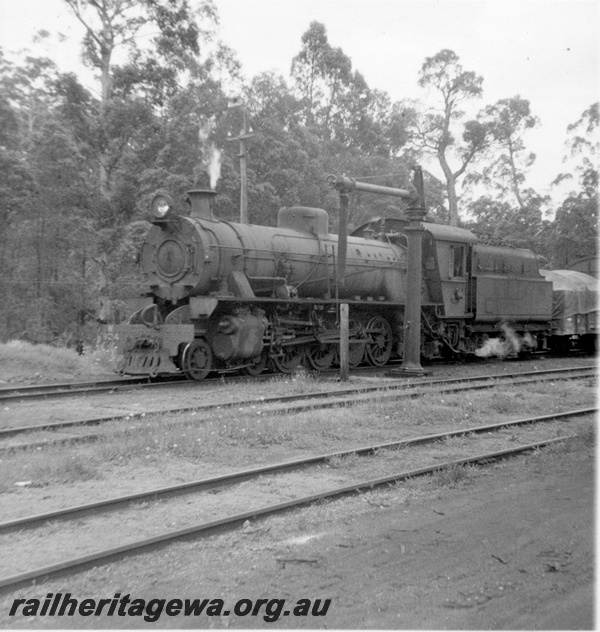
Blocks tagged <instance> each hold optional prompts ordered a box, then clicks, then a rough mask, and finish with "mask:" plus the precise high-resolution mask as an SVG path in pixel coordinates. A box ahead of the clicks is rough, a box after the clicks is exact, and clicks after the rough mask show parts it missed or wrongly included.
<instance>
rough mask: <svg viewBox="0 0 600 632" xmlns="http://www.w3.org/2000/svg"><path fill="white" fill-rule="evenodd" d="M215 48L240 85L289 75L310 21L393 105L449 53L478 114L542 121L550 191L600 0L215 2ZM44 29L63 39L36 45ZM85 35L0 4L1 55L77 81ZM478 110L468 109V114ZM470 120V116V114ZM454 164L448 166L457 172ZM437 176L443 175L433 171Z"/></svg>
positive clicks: (593, 51) (543, 187) (582, 103)
mask: <svg viewBox="0 0 600 632" xmlns="http://www.w3.org/2000/svg"><path fill="white" fill-rule="evenodd" d="M214 3H215V5H216V7H217V10H218V13H219V16H220V38H221V39H222V40H223V41H224V42H225V43H226V44H227V45H228V46H229V47H230V48H232V49H233V50H234V51H235V52H236V53H237V56H238V58H239V59H240V61H241V63H242V70H243V72H244V74H245V76H246V77H247V78H251V77H252V76H254V75H256V74H257V73H260V72H263V71H268V70H274V71H276V72H279V73H280V74H282V75H283V76H284V77H286V78H288V77H289V70H290V66H291V61H292V58H293V57H294V56H295V55H297V54H298V52H299V51H300V49H301V37H302V34H303V33H304V32H305V31H306V30H307V29H308V27H309V25H310V23H311V22H312V21H318V22H321V23H322V24H324V25H325V27H326V29H327V35H328V40H329V43H330V44H331V45H332V46H334V47H339V48H341V49H342V50H343V51H344V53H345V54H346V55H347V56H348V57H350V59H351V60H352V63H353V68H354V69H356V70H358V71H359V72H360V73H361V74H362V75H363V77H364V78H365V80H366V82H367V84H368V85H369V86H370V87H371V88H374V89H378V90H383V91H385V92H387V93H388V94H389V95H390V97H391V98H392V100H394V101H396V100H401V99H405V98H409V99H420V100H422V101H423V102H425V103H426V104H432V105H433V99H434V98H435V95H434V94H428V93H427V92H426V91H425V90H423V89H421V88H419V86H418V77H419V69H420V68H421V66H422V64H423V62H424V61H425V58H426V57H431V56H433V55H435V54H436V53H438V52H439V51H441V50H442V49H446V48H447V49H451V50H453V51H454V52H455V53H456V54H457V55H458V57H459V58H460V62H461V64H462V66H463V68H464V69H465V70H472V71H474V72H476V73H477V74H479V75H481V76H483V78H484V81H483V96H482V98H481V99H479V100H477V101H476V102H475V103H474V104H473V107H475V108H476V109H479V108H480V107H483V106H485V105H488V104H492V103H495V102H496V101H497V100H498V99H503V98H510V97H513V96H517V95H519V96H521V97H523V98H525V99H528V100H529V102H530V104H531V110H532V113H533V114H535V115H536V116H537V117H538V118H539V119H540V121H541V124H540V126H539V128H538V129H536V130H531V131H529V132H528V133H527V135H526V136H525V143H526V146H527V148H528V149H529V150H530V151H533V152H534V153H535V154H536V156H537V160H536V163H535V165H534V167H533V168H532V169H531V171H530V175H529V177H528V184H529V185H530V186H533V187H534V188H536V189H537V190H538V192H539V193H542V194H543V193H548V192H549V190H550V189H549V185H550V183H551V181H552V180H553V179H554V178H555V177H556V176H557V175H558V174H559V173H560V172H561V171H563V170H564V166H563V164H562V159H563V156H564V154H565V145H564V143H565V141H566V139H567V132H566V128H567V126H568V125H569V124H571V123H574V122H576V121H577V120H578V119H579V118H580V117H581V114H582V113H583V111H584V110H586V109H587V108H588V107H589V106H590V105H591V104H592V103H594V102H595V101H598V100H600V65H599V57H600V0H516V1H513V0H214ZM41 28H44V29H46V30H48V31H50V32H51V33H56V32H59V31H60V32H62V33H63V34H64V35H66V36H67V40H66V41H64V42H62V43H58V42H57V41H56V40H55V43H54V44H53V45H52V47H50V48H46V49H45V50H43V49H39V48H36V47H35V45H33V44H32V43H31V42H32V37H33V34H34V33H35V32H36V31H37V30H39V29H41ZM81 36H82V30H81V28H80V26H79V24H78V23H77V22H76V20H75V19H74V18H73V17H72V16H71V14H70V12H69V10H68V9H67V8H66V6H65V5H64V3H63V1H62V0H0V46H1V47H2V48H3V50H4V52H5V53H6V52H7V51H16V50H18V49H20V48H23V47H27V48H30V50H31V51H32V52H33V53H36V52H40V53H43V54H46V55H48V56H49V57H51V58H52V59H54V61H56V62H57V63H58V64H59V66H60V67H61V68H63V69H65V70H74V71H78V70H79V69H80V66H79V62H78V58H79V52H80V42H81ZM475 111H476V110H475ZM475 111H474V112H473V113H475ZM456 166H457V165H456ZM436 175H438V176H439V175H441V173H440V174H438V173H436Z"/></svg>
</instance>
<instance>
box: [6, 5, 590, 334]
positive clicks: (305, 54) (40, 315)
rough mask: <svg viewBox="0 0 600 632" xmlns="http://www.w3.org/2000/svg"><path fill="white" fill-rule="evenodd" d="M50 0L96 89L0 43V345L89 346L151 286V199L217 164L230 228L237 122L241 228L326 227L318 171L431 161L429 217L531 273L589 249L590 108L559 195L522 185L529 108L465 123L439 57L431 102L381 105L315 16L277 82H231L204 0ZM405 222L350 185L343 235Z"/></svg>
mask: <svg viewBox="0 0 600 632" xmlns="http://www.w3.org/2000/svg"><path fill="white" fill-rule="evenodd" d="M62 1H63V2H64V3H65V4H66V5H68V7H69V8H70V10H71V11H72V12H73V14H74V15H75V16H76V17H77V18H78V19H79V21H80V22H81V23H82V24H83V25H84V27H85V32H86V36H85V40H84V42H83V43H82V50H81V54H82V58H83V60H84V63H85V64H86V65H87V66H88V68H90V69H92V70H93V71H95V73H96V75H97V77H98V86H99V89H98V91H97V92H92V91H90V90H89V89H87V88H86V87H84V85H83V84H82V83H81V82H80V80H79V78H78V77H77V75H75V74H73V73H64V72H61V71H59V69H58V66H57V65H56V64H55V63H54V62H53V61H52V60H51V59H49V58H47V57H36V56H28V57H26V58H25V60H24V62H23V63H19V64H17V65H15V64H14V63H12V62H10V61H9V60H8V59H7V57H6V56H5V55H4V54H3V52H2V49H1V48H0V266H1V268H0V269H1V270H2V273H1V274H0V292H1V294H0V295H1V296H2V302H1V303H0V340H1V341H6V340H10V339H16V338H17V339H24V340H28V341H31V342H46V343H47V342H50V343H54V344H61V345H74V344H75V343H76V342H77V341H78V340H85V341H86V342H87V343H89V344H93V343H94V341H95V339H96V336H97V333H98V323H99V322H113V321H118V320H120V319H122V318H123V317H125V316H127V315H128V314H127V312H128V310H129V309H131V306H132V305H133V303H132V301H131V299H132V298H134V297H136V296H140V295H141V294H142V293H143V292H144V291H145V289H146V288H144V286H143V282H142V279H141V278H140V276H139V274H138V271H137V264H136V257H137V252H138V249H139V246H140V244H141V243H142V241H143V239H144V235H145V233H146V231H147V230H148V228H149V226H150V224H149V223H148V222H147V221H146V219H145V218H146V217H147V216H148V203H149V200H150V198H151V196H152V193H153V192H154V191H155V190H156V189H158V188H164V189H167V190H169V191H170V192H171V194H172V195H173V197H174V198H175V199H176V200H177V202H178V203H179V204H181V205H183V200H184V197H185V192H186V191H187V190H189V189H192V188H194V187H197V186H198V185H199V183H201V181H202V173H203V172H204V171H206V170H211V171H212V172H213V175H214V177H215V180H216V190H217V193H218V195H217V197H216V203H215V211H216V214H217V215H218V216H219V217H220V218H222V219H226V220H233V221H238V220H239V215H240V204H239V199H240V168H239V158H238V154H239V150H240V148H239V142H238V141H237V140H236V139H237V138H238V137H239V135H240V131H241V130H242V129H243V127H244V117H245V120H246V122H247V125H249V127H250V128H251V138H249V139H248V141H247V145H248V174H247V175H248V178H247V182H248V208H249V221H250V223H254V224H264V225H274V224H275V223H276V218H277V211H278V209H279V208H280V207H282V206H289V205H295V204H300V205H305V206H316V207H321V208H324V209H326V210H327V211H328V212H329V215H330V229H331V232H334V233H335V232H337V215H338V196H337V194H336V193H335V192H333V191H332V190H331V189H329V188H328V187H327V184H326V175H327V174H330V173H334V174H346V175H349V176H352V177H356V178H357V179H360V180H366V181H369V182H372V183H376V184H381V185H385V186H394V187H402V188H405V187H406V184H407V183H408V181H409V179H410V169H411V167H412V166H413V165H415V164H419V163H422V162H423V161H427V160H430V161H431V160H434V161H436V162H437V163H439V166H440V167H441V172H442V173H443V174H444V179H443V180H439V179H437V178H435V177H434V176H433V175H431V173H429V172H428V171H426V173H425V187H426V200H427V206H428V220H429V221H435V222H441V223H450V224H453V225H460V226H463V227H465V228H468V229H471V230H474V231H475V232H476V233H477V234H478V235H479V236H480V239H482V240H484V241H487V242H488V243H494V244H499V245H506V246H512V247H526V248H530V249H532V250H533V251H535V252H536V253H537V254H538V255H539V256H540V259H541V262H542V265H543V266H544V267H549V268H563V267H565V266H567V265H568V264H569V263H571V262H572V261H574V260H576V259H578V258H581V257H584V256H590V255H597V241H596V231H597V221H598V149H599V137H598V132H599V105H598V103H593V104H590V106H589V107H588V108H587V109H585V111H583V112H581V116H580V117H579V118H578V119H577V120H574V121H573V122H572V124H571V125H570V126H569V128H568V129H567V130H565V152H566V155H568V156H569V157H570V159H571V160H570V163H569V165H570V166H569V171H568V173H557V174H553V175H554V176H555V179H554V183H555V184H556V186H557V188H558V187H559V186H560V190H561V191H566V193H565V194H564V196H563V198H562V199H558V200H557V199H556V196H552V197H550V196H548V195H541V194H539V193H538V192H536V191H535V190H534V189H533V188H532V187H531V186H529V185H528V181H527V172H528V168H530V167H531V165H532V164H533V162H534V161H535V155H533V154H532V153H531V152H530V151H528V149H527V132H528V130H532V129H534V128H535V127H536V126H537V125H538V124H539V121H538V119H537V117H536V115H535V112H533V111H532V109H531V105H530V103H529V101H528V100H527V98H525V97H522V96H511V95H507V96H506V98H503V99H500V100H498V101H497V102H496V103H493V104H488V105H485V104H484V105H483V106H481V107H480V108H479V110H478V112H477V114H476V115H475V116H467V115H466V114H465V111H467V110H471V109H472V108H468V107H465V106H466V105H472V104H473V103H475V102H477V101H478V100H482V97H483V96H484V92H483V81H484V78H483V77H482V76H480V75H479V74H477V72H476V69H474V70H473V69H464V68H463V66H462V63H461V60H460V58H459V57H458V56H457V55H456V53H455V52H454V51H452V50H449V49H442V50H440V51H435V50H434V51H432V52H431V57H426V58H425V59H424V60H423V64H422V66H421V71H420V73H419V77H418V82H419V85H420V86H421V87H423V88H424V89H427V93H428V101H427V102H426V103H422V102H418V101H415V100H403V101H395V102H393V101H392V100H391V98H390V96H389V95H388V94H387V93H386V92H383V91H381V90H376V89H371V88H370V87H369V86H368V85H367V82H366V81H365V79H364V77H363V76H362V75H361V73H360V71H359V70H358V69H355V68H353V64H352V60H351V59H350V58H349V57H348V56H347V55H346V54H345V53H344V51H343V50H342V49H340V48H337V47H334V46H332V45H331V44H330V43H329V40H328V36H327V29H326V26H325V25H324V24H321V23H319V22H313V23H311V24H310V26H309V27H308V28H307V30H306V32H305V33H304V35H303V36H302V38H301V40H300V41H299V42H298V52H297V55H295V56H294V57H293V58H292V59H290V62H289V63H290V68H291V73H290V80H289V81H288V80H286V79H285V78H284V77H283V76H281V75H278V74H276V73H274V72H265V73H260V74H258V75H256V76H255V77H253V78H252V79H251V80H249V81H244V80H243V79H242V76H241V72H240V68H241V66H240V63H239V61H238V59H237V56H236V54H235V51H233V50H232V49H230V48H228V47H227V46H224V45H223V44H222V43H221V42H220V41H219V37H218V14H217V9H216V7H215V5H214V4H213V2H212V0H198V1H196V2H194V3H191V2H190V0H62ZM140 33H144V34H145V36H144V37H143V38H141V37H139V35H140ZM47 37H49V34H48V33H45V32H40V33H39V34H38V38H41V39H44V38H47ZM140 41H143V42H144V47H140V46H139V44H138V43H139V42H140ZM117 52H119V54H118V55H117ZM116 60H118V61H116ZM483 102H484V101H483ZM458 184H460V195H459V193H458V190H459V189H458V188H457V185H458ZM402 211H403V206H402V203H399V202H397V201H394V199H392V198H382V197H378V196H373V195H368V194H361V193H356V194H354V195H353V197H352V199H351V202H350V223H351V225H353V226H357V225H359V224H360V223H361V222H363V221H365V220H367V219H369V218H371V217H374V216H381V215H386V216H401V214H402Z"/></svg>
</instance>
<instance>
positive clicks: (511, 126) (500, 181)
mask: <svg viewBox="0 0 600 632" xmlns="http://www.w3.org/2000/svg"><path fill="white" fill-rule="evenodd" d="M479 120H480V122H481V123H482V124H483V125H485V126H486V128H487V129H488V130H489V138H490V144H489V152H488V156H487V157H488V162H487V164H484V165H483V167H482V169H481V170H480V171H479V172H478V173H473V174H469V175H468V176H467V177H466V180H468V181H469V182H470V183H472V184H482V185H485V188H486V190H487V191H494V192H496V193H497V194H499V195H500V197H501V198H502V199H508V198H509V197H511V196H512V197H513V198H514V200H515V201H516V203H517V205H518V206H519V208H520V209H521V210H523V209H524V208H525V206H526V205H527V200H528V198H531V197H532V195H533V193H532V192H531V191H529V192H528V195H524V185H525V182H526V174H527V170H528V169H529V167H531V165H533V163H534V162H535V158H536V156H535V154H534V153H532V152H529V151H527V149H526V146H525V142H524V140H523V137H524V135H525V133H526V132H527V131H528V130H530V129H534V128H535V127H537V126H538V125H539V119H538V117H537V116H534V115H533V114H532V113H531V106H530V103H529V101H528V100H527V99H523V98H522V97H520V96H515V97H512V98H509V99H500V100H499V101H498V102H497V103H495V104H494V105H488V106H487V107H486V108H485V109H484V110H483V111H482V112H480V114H479Z"/></svg>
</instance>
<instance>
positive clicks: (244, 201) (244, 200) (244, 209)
mask: <svg viewBox="0 0 600 632" xmlns="http://www.w3.org/2000/svg"><path fill="white" fill-rule="evenodd" d="M242 113H243V125H242V132H241V134H240V224H247V223H248V180H247V176H246V139H247V138H248V125H247V118H246V107H245V106H243V107H242Z"/></svg>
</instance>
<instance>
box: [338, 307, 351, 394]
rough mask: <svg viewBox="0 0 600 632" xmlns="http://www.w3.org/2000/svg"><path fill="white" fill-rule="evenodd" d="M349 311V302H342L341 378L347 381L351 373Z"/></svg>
mask: <svg viewBox="0 0 600 632" xmlns="http://www.w3.org/2000/svg"><path fill="white" fill-rule="evenodd" d="M349 312H350V310H349V308H348V303H342V304H341V305H340V380H341V381H342V382H347V381H348V378H349V374H350V363H349V356H348V353H349V337H350V336H349V330H350V326H349V321H350V319H349Z"/></svg>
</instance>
